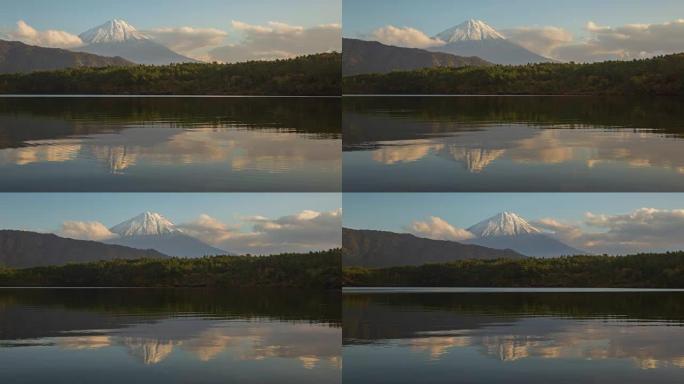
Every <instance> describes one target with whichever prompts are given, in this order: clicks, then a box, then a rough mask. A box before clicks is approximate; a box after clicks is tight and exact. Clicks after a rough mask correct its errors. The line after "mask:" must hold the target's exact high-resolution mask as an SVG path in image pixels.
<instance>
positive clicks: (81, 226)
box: [57, 221, 118, 241]
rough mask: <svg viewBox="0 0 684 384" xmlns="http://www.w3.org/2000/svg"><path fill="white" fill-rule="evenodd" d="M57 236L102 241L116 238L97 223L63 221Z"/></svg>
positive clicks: (107, 229) (115, 235)
mask: <svg viewBox="0 0 684 384" xmlns="http://www.w3.org/2000/svg"><path fill="white" fill-rule="evenodd" d="M57 235H59V236H62V237H68V238H71V239H78V240H93V241H102V240H109V239H113V238H115V237H118V235H117V234H116V233H113V232H111V231H110V230H109V228H107V227H106V226H105V225H104V224H102V223H100V222H98V221H65V222H64V223H63V224H62V228H61V229H60V230H59V231H58V232H57Z"/></svg>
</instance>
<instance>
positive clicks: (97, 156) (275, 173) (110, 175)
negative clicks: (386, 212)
mask: <svg viewBox="0 0 684 384" xmlns="http://www.w3.org/2000/svg"><path fill="white" fill-rule="evenodd" d="M340 113H341V112H340V100H339V98H278V97H225V98H222V97H0V174H2V175H3V177H2V180H0V191H35V192H38V191H61V192H66V191H88V192H97V191H108V192H118V191H138V192H163V191H172V192H186V191H187V192H199V191H208V192H232V191H247V192H250V191H259V192H266V191H279V192H301V191H306V192H309V191H317V192H328V191H339V189H340V182H341V181H340V178H341V153H340V152H341V143H342V141H341V125H340Z"/></svg>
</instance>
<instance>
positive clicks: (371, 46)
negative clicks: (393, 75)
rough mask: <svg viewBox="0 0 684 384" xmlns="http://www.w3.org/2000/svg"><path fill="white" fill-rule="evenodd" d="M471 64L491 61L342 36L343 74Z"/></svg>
mask: <svg viewBox="0 0 684 384" xmlns="http://www.w3.org/2000/svg"><path fill="white" fill-rule="evenodd" d="M468 65H470V66H485V65H491V63H489V62H487V61H485V60H482V59H480V58H479V57H462V56H456V55H452V54H449V53H442V52H430V51H426V50H424V49H418V48H402V47H395V46H390V45H385V44H382V43H379V42H377V41H364V40H357V39H346V38H344V39H342V75H343V76H351V75H359V74H366V73H388V72H392V71H410V70H414V69H420V68H434V67H463V66H468Z"/></svg>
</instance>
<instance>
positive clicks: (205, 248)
mask: <svg viewBox="0 0 684 384" xmlns="http://www.w3.org/2000/svg"><path fill="white" fill-rule="evenodd" d="M110 231H111V232H112V233H114V234H115V235H116V236H117V237H115V238H112V239H108V240H103V241H86V240H76V239H70V238H63V237H59V236H57V235H54V234H42V233H36V232H27V231H14V230H0V266H7V267H11V268H28V267H38V266H47V265H63V264H67V263H87V262H93V261H99V260H113V259H139V258H162V257H169V256H172V257H187V258H192V257H202V256H217V255H229V253H228V252H226V251H225V250H223V249H219V248H216V247H212V246H210V245H208V244H206V243H204V242H202V241H200V240H198V239H196V238H194V237H192V236H190V235H188V234H186V233H183V231H182V230H181V229H179V228H178V227H176V226H175V225H174V224H173V223H172V222H171V221H169V220H168V219H166V218H165V217H164V216H162V215H160V214H158V213H153V212H144V213H141V214H140V215H138V216H136V217H134V218H132V219H129V220H126V221H124V222H122V223H120V224H117V225H115V226H113V227H112V228H110Z"/></svg>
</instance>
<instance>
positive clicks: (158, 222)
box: [109, 212, 181, 237]
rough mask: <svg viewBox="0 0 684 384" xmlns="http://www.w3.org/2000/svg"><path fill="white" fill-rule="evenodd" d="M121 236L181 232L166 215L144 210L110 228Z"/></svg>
mask: <svg viewBox="0 0 684 384" xmlns="http://www.w3.org/2000/svg"><path fill="white" fill-rule="evenodd" d="M109 230H110V231H112V232H113V233H116V234H117V235H119V236H121V237H129V236H147V235H163V234H168V233H178V232H181V230H180V229H178V228H176V226H175V225H174V224H173V223H172V222H171V221H169V220H168V219H167V218H165V217H164V216H162V215H160V214H158V213H154V212H144V213H141V214H139V215H138V216H136V217H134V218H132V219H129V220H126V221H124V222H123V223H121V224H117V225H115V226H113V227H112V228H110V229H109Z"/></svg>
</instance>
